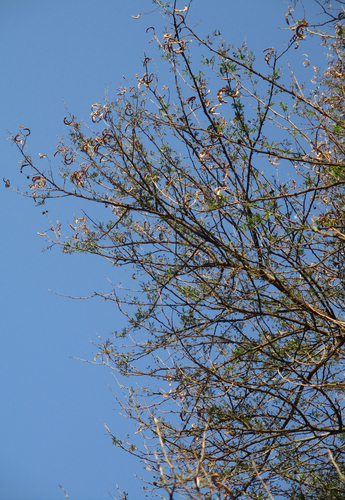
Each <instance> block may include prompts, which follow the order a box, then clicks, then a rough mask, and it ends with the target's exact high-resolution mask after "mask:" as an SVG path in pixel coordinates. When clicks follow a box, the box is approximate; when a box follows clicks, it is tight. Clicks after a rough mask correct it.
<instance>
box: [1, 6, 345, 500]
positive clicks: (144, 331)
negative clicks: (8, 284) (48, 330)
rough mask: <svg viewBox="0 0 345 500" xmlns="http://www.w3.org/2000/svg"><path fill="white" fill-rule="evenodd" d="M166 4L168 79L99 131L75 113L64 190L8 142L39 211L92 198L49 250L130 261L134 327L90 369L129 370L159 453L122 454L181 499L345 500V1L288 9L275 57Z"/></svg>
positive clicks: (149, 75) (133, 89) (129, 446)
mask: <svg viewBox="0 0 345 500" xmlns="http://www.w3.org/2000/svg"><path fill="white" fill-rule="evenodd" d="M156 3H157V4H159V5H160V9H161V11H162V13H163V14H164V16H165V19H166V22H167V28H166V29H165V31H164V33H163V35H162V37H159V35H158V34H157V33H156V30H155V29H154V28H153V27H149V28H148V32H149V33H151V34H152V37H153V40H154V41H155V42H156V43H157V45H158V47H159V49H160V51H161V54H162V59H163V63H162V64H166V65H168V66H169V68H170V73H169V75H167V76H165V77H164V78H165V80H164V82H163V83H162V82H161V81H160V80H159V79H158V75H157V74H156V73H155V72H154V66H153V61H152V60H151V59H150V58H148V57H146V58H145V60H144V61H143V66H144V70H143V72H144V74H143V75H142V76H137V82H136V84H135V85H134V86H132V85H131V84H129V83H128V84H127V87H121V88H119V89H118V92H117V96H116V98H115V100H113V101H110V100H109V99H108V97H106V99H105V101H104V104H100V103H96V104H93V105H92V108H91V118H92V122H93V123H94V124H99V125H100V126H101V128H97V130H96V131H94V132H90V134H89V135H87V133H86V131H85V127H84V128H83V127H82V125H81V123H79V122H78V121H77V119H76V118H75V117H74V116H70V118H67V117H66V118H65V124H66V126H67V127H68V128H69V139H68V140H67V139H66V140H62V141H61V143H60V144H59V145H58V147H57V150H56V152H55V154H54V156H59V157H60V158H61V167H60V170H59V176H58V175H57V174H56V171H55V167H53V166H52V165H51V163H50V161H49V168H48V169H47V170H45V169H44V167H43V168H42V167H41V166H39V162H43V161H47V160H46V159H45V160H44V159H40V160H38V162H36V161H34V160H33V159H32V158H31V157H30V156H29V155H28V154H27V151H26V139H27V136H28V135H29V132H30V131H29V130H28V129H25V128H22V129H21V130H20V133H19V134H18V135H16V136H15V137H13V140H14V142H15V143H16V144H17V146H18V148H19V150H20V152H21V155H22V157H23V165H22V168H23V167H24V166H25V167H30V168H31V171H32V175H31V177H30V179H31V184H30V186H29V187H30V190H31V196H32V197H33V198H34V200H35V201H36V202H37V203H38V204H43V203H45V202H47V200H49V199H50V198H54V197H58V198H62V199H64V197H65V196H68V197H73V198H75V199H76V200H78V199H82V200H86V201H88V202H89V205H90V208H89V212H88V213H90V215H86V214H84V215H83V216H80V217H77V218H76V220H75V221H74V223H73V224H71V228H72V233H71V234H70V236H68V237H67V238H63V237H62V236H61V227H60V223H57V224H56V225H54V224H53V225H52V231H51V232H46V233H44V235H45V236H46V237H47V238H48V239H49V241H50V242H51V244H59V245H62V249H63V251H64V252H66V253H70V252H88V253H92V254H95V255H98V256H101V257H103V258H106V259H108V260H109V261H110V262H111V263H112V264H114V265H116V266H128V267H129V268H132V269H133V272H134V275H133V279H135V278H136V279H137V281H135V282H134V283H135V284H137V283H139V285H138V286H137V288H138V290H137V291H133V290H132V289H129V290H127V291H126V290H125V291H123V290H122V289H121V288H120V287H119V288H117V287H116V286H114V288H113V290H112V291H111V293H110V294H104V295H103V296H104V297H106V298H107V299H111V300H113V301H114V302H115V303H116V304H117V306H118V307H119V309H120V310H121V311H122V312H123V314H125V315H126V316H127V319H128V326H127V328H125V329H124V330H123V331H119V332H115V333H114V334H112V335H111V337H110V338H109V339H107V340H106V341H104V342H102V341H100V344H99V352H98V354H97V356H96V358H95V362H96V363H103V364H105V365H107V366H109V367H111V368H112V369H113V370H115V371H117V372H118V373H119V374H120V378H119V380H120V382H119V384H120V387H121V388H122V394H123V397H122V396H118V400H119V402H120V404H121V406H122V408H123V410H124V412H125V414H126V415H127V416H128V417H130V418H131V419H132V420H134V422H135V423H136V426H137V433H138V434H140V435H142V436H143V438H144V439H143V443H144V444H143V447H142V449H140V448H138V447H137V446H136V445H135V444H133V443H132V442H129V441H128V440H126V439H119V438H118V437H116V436H114V435H113V434H112V433H111V431H110V430H109V432H110V434H111V435H112V438H113V443H114V444H115V445H117V446H120V447H122V448H124V449H126V450H128V451H129V452H130V453H132V454H133V455H136V456H138V457H140V458H141V459H142V460H144V462H145V463H146V465H147V467H148V468H149V470H150V471H151V472H152V482H151V484H150V487H149V489H153V490H154V492H155V493H156V494H158V495H168V497H169V498H170V499H172V498H176V495H182V496H183V497H184V498H189V499H205V500H206V499H211V498H212V499H213V498H225V497H228V498H232V499H240V498H241V499H242V498H243V499H244V498H252V499H258V498H262V499H263V498H268V497H270V496H271V498H272V497H275V498H290V499H296V500H297V499H315V498H323V499H336V498H342V497H343V496H344V486H343V479H342V478H343V477H344V476H342V475H341V474H342V472H341V471H343V470H344V467H343V464H344V462H345V460H344V444H343V436H344V423H343V418H344V409H345V408H344V388H345V385H344V368H345V367H344V360H345V351H344V345H345V318H344V310H345V307H344V306H345V291H344V284H345V272H344V257H345V227H344V225H345V215H344V214H345V212H344V210H345V192H344V185H345V170H344V153H345V150H344V147H345V141H344V131H345V121H344V104H343V103H344V77H345V71H344V62H343V59H344V43H345V38H344V26H343V24H342V23H343V21H342V19H343V17H344V16H343V11H342V9H341V3H342V2H338V3H337V9H335V10H331V8H330V7H328V6H324V5H323V4H322V3H321V2H317V4H318V6H319V8H320V10H321V14H322V16H321V17H320V16H316V17H315V19H316V21H315V22H314V21H313V19H309V18H308V17H307V14H306V17H305V18H303V19H302V20H301V19H300V18H298V17H296V18H295V17H294V16H295V13H294V10H293V8H292V7H289V10H288V12H287V15H286V22H287V32H288V42H287V46H286V47H285V49H284V51H283V52H282V53H281V54H278V53H277V52H276V50H275V49H274V48H269V49H267V50H266V51H265V52H264V59H265V61H261V60H260V59H259V60H258V61H257V60H256V59H255V56H254V54H253V53H252V52H250V51H249V50H248V49H247V47H246V45H245V44H244V45H242V46H241V47H239V48H236V47H233V46H231V45H227V44H226V42H225V41H224V40H223V38H222V36H221V34H220V33H218V32H216V33H214V34H213V36H211V37H207V38H204V39H202V38H200V37H199V36H198V34H197V33H196V32H195V30H194V29H193V28H191V27H190V26H189V25H188V23H187V20H188V15H189V7H190V6H189V7H185V8H184V9H178V8H177V5H176V2H175V3H174V5H173V6H171V5H168V4H167V5H163V4H160V3H159V2H156ZM284 22H285V21H284ZM327 30H328V31H327ZM305 38H308V39H309V40H310V42H311V40H313V41H314V44H315V47H314V49H313V50H316V49H317V47H320V50H319V52H318V57H319V58H320V59H321V57H323V52H324V50H325V47H326V48H327V51H328V53H329V55H330V58H329V59H328V60H325V61H324V64H325V65H326V66H327V67H326V69H325V70H323V71H321V70H318V69H317V68H316V67H314V73H315V74H314V79H313V82H312V84H311V89H310V90H309V89H308V87H307V85H301V84H300V83H299V82H298V79H297V76H296V75H295V74H291V75H290V73H288V76H289V78H287V77H285V76H284V75H285V74H286V72H285V70H284V71H283V57H282V56H283V55H284V54H286V52H287V51H290V52H292V51H293V50H294V49H298V47H299V45H300V44H301V43H302V41H303V39H305ZM198 44H200V47H201V50H202V53H203V58H202V64H201V65H196V67H195V64H194V63H193V61H192V57H191V51H192V49H193V53H194V54H195V53H197V51H198V48H197V47H198ZM318 44H321V45H318ZM298 50H300V49H298ZM320 59H319V60H320ZM308 64H309V63H308V59H307V61H306V63H305V69H304V71H305V72H306V74H307V75H309V73H308V72H309V71H310V69H308V67H307V66H308ZM260 68H263V69H260ZM265 68H266V69H265ZM298 71H301V69H298ZM290 76H291V79H290ZM167 82H168V84H167ZM95 127H99V126H98V125H95ZM41 156H42V157H45V155H41ZM6 182H7V185H8V186H9V181H6ZM99 207H102V208H104V212H100V208H99ZM92 210H94V212H92ZM100 213H102V217H103V219H104V220H105V221H104V222H98V221H96V219H97V218H98V217H99V214H100ZM93 214H95V215H93ZM122 376H123V377H129V380H130V382H129V385H128V387H126V385H125V384H124V382H123V380H124V378H123V377H122ZM134 377H137V378H138V381H139V385H137V384H134V381H133V378H134ZM140 381H142V382H141V385H140ZM330 454H331V455H330ZM330 456H331V457H334V458H332V460H331V459H330ZM335 464H336V466H337V467H338V469H339V470H336V468H335Z"/></svg>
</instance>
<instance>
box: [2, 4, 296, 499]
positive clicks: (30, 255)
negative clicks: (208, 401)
mask: <svg viewBox="0 0 345 500" xmlns="http://www.w3.org/2000/svg"><path fill="white" fill-rule="evenodd" d="M184 4H185V2H181V7H182V8H183V6H184ZM0 7H1V18H0V26H1V29H0V47H1V50H0V65H1V69H2V78H1V82H0V96H1V118H0V126H1V128H0V144H1V146H0V147H1V152H2V154H1V179H2V178H3V177H4V178H6V179H7V178H9V179H10V181H11V185H12V186H14V187H17V186H22V187H23V186H24V185H25V182H24V179H23V177H24V176H23V175H22V176H21V175H20V173H19V167H18V161H19V159H20V158H19V154H18V152H17V151H16V149H15V147H14V146H11V143H10V141H8V140H6V138H7V137H8V134H7V131H8V130H9V131H13V132H15V133H16V132H17V130H18V127H19V126H20V125H23V126H25V127H29V128H30V130H31V136H30V140H29V142H28V144H29V151H30V153H31V154H32V155H33V156H34V157H38V153H48V154H49V155H50V156H52V155H53V153H54V151H55V146H56V143H57V137H61V136H62V135H63V134H64V133H65V126H64V125H63V117H64V116H65V115H66V114H67V113H66V110H65V107H64V102H65V103H66V105H67V107H68V109H69V110H70V111H71V113H72V114H74V115H77V116H78V118H83V119H84V120H85V121H86V122H87V123H88V124H89V125H91V119H90V106H91V104H93V103H95V102H101V101H102V100H103V97H104V91H105V88H106V87H108V86H110V87H109V96H110V97H111V96H112V93H113V94H115V89H116V88H117V87H118V86H120V85H122V84H123V79H122V75H126V77H127V78H128V79H129V80H130V79H132V78H134V77H135V73H137V72H138V73H139V72H140V71H141V69H142V65H141V62H140V58H143V52H144V51H145V52H146V53H147V54H148V55H151V54H153V55H156V52H155V48H154V46H153V44H148V42H149V40H150V35H149V34H147V33H146V32H145V30H146V28H147V26H149V25H155V26H162V21H161V19H160V17H159V14H158V12H155V13H152V14H149V15H147V16H141V17H140V19H139V20H134V19H133V18H132V16H136V15H138V14H139V13H143V12H149V11H152V9H153V8H154V6H153V5H152V3H151V1H150V0H127V1H125V2H123V1H118V0H98V1H95V0H93V1H91V0H68V1H67V0H59V1H56V0H55V1H52V0H44V1H43V0H31V1H29V2H28V1H24V0H11V1H8V0H1V1H0ZM286 12H287V4H286V3H284V1H283V0H265V2H260V1H258V0H243V1H238V0H218V1H214V2H210V1H206V0H194V2H193V3H192V11H191V19H192V21H193V23H194V22H197V21H199V20H200V21H201V24H200V26H199V28H198V29H199V32H200V33H201V34H205V33H211V32H212V31H213V30H215V29H219V30H220V31H221V32H222V34H223V36H224V38H226V40H227V41H228V43H231V44H234V45H236V44H241V43H242V42H243V40H244V38H245V36H247V44H248V46H249V47H250V48H252V49H253V50H254V51H256V52H257V54H258V55H260V56H261V54H262V51H263V49H265V48H266V47H267V46H272V45H274V44H276V45H277V46H279V47H280V48H282V47H283V41H284V40H287V39H288V36H289V35H287V34H286V32H284V31H282V30H278V29H276V26H277V25H279V26H283V27H285V26H284V23H285V20H284V15H285V13H286ZM190 22H191V21H190ZM303 52H305V50H304V49H303V50H300V51H299V52H298V54H297V53H295V54H294V57H295V58H297V59H299V60H300V61H302V58H303V55H302V53H303ZM157 64H158V68H160V67H161V66H162V62H161V61H160V60H159V58H157ZM163 75H164V71H163ZM162 85H163V82H162ZM63 100H64V102H63ZM0 203H1V213H2V218H1V221H0V224H1V242H2V245H1V256H2V258H1V267H0V269H1V284H2V286H1V292H0V293H1V309H2V313H1V318H2V319H1V325H2V326H1V336H0V341H1V349H0V366H1V386H0V400H1V405H0V421H1V427H0V445H1V454H0V498H1V499H4V500H47V499H49V500H55V499H56V500H63V499H64V494H63V492H62V491H61V490H60V488H59V486H58V485H59V484H61V485H62V486H63V487H64V488H65V489H66V491H67V492H68V494H69V499H70V500H82V499H83V500H103V499H106V498H110V497H109V494H108V491H109V492H110V493H111V494H112V495H113V496H115V497H116V496H117V490H116V484H118V485H119V488H120V490H121V491H126V492H128V493H129V498H130V500H139V499H141V498H142V497H143V493H142V491H141V490H140V487H141V482H140V481H139V480H138V479H136V478H135V476H134V474H135V473H138V475H139V476H140V475H141V474H142V465H141V464H139V463H137V462H136V461H135V460H134V459H133V458H132V457H130V456H127V455H126V454H124V452H122V451H121V450H119V449H117V448H115V447H114V446H112V445H111V440H110V438H109V437H108V436H107V435H106V431H105V429H104V427H103V425H102V422H105V423H106V424H107V425H108V426H109V427H110V428H111V429H112V430H113V431H114V433H115V434H116V435H117V436H118V437H121V436H122V435H126V434H127V433H129V434H132V435H133V433H134V428H133V427H132V425H131V422H129V421H128V420H124V419H123V418H122V417H121V416H120V415H119V414H118V412H117V411H116V402H115V400H114V397H113V395H112V393H111V390H110V388H109V386H110V387H111V388H112V389H113V390H114V391H116V390H117V389H116V382H115V380H114V379H113V377H112V376H111V374H109V372H108V371H107V369H106V368H104V367H100V366H95V365H92V364H87V363H82V362H81V361H78V360H76V359H75V357H78V358H85V359H92V358H93V357H94V354H93V352H94V351H95V349H94V348H93V346H92V344H91V343H90V342H89V340H88V339H91V340H97V337H96V334H99V335H100V336H103V337H104V338H107V335H108V334H109V332H111V331H113V330H114V329H115V328H118V327H119V326H120V325H121V324H123V319H122V317H121V316H120V314H119V313H118V312H117V310H116V308H115V306H114V305H113V304H109V303H107V302H102V301H101V300H99V299H93V300H79V301H78V300H72V299H69V298H66V297H61V296H59V295H56V294H54V293H52V292H50V291H49V290H53V291H54V292H57V293H59V294H65V295H71V296H88V295H90V294H92V293H93V292H94V291H96V290H97V291H107V290H109V281H108V278H109V279H110V280H111V281H113V282H117V283H118V282H121V281H122V282H125V280H126V276H127V275H126V273H124V272H121V271H119V270H118V269H115V268H112V267H110V266H109V264H108V263H107V262H106V261H102V260H101V259H98V258H95V257H92V256H86V255H63V254H62V253H61V252H59V250H58V249H57V248H54V249H52V250H48V251H46V252H44V253H42V252H41V250H42V248H43V247H44V246H45V241H44V238H41V237H40V236H38V234H37V232H38V231H39V232H44V231H45V230H46V229H48V228H49V222H48V221H47V219H46V217H45V216H43V215H42V210H43V209H42V207H36V206H35V204H34V202H33V201H32V200H29V199H27V198H24V197H21V196H19V195H16V194H15V193H14V192H13V191H12V190H10V189H4V188H2V189H1V196H0ZM46 209H48V210H49V216H50V217H51V219H52V220H54V221H55V220H57V219H59V220H60V221H62V222H63V223H64V224H66V223H67V221H70V222H71V221H72V220H73V214H74V213H78V210H79V209H80V206H77V205H76V204H75V202H72V201H68V200H65V201H64V203H63V204H60V203H58V202H57V201H54V202H51V203H49V205H47V206H46V207H44V210H46Z"/></svg>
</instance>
